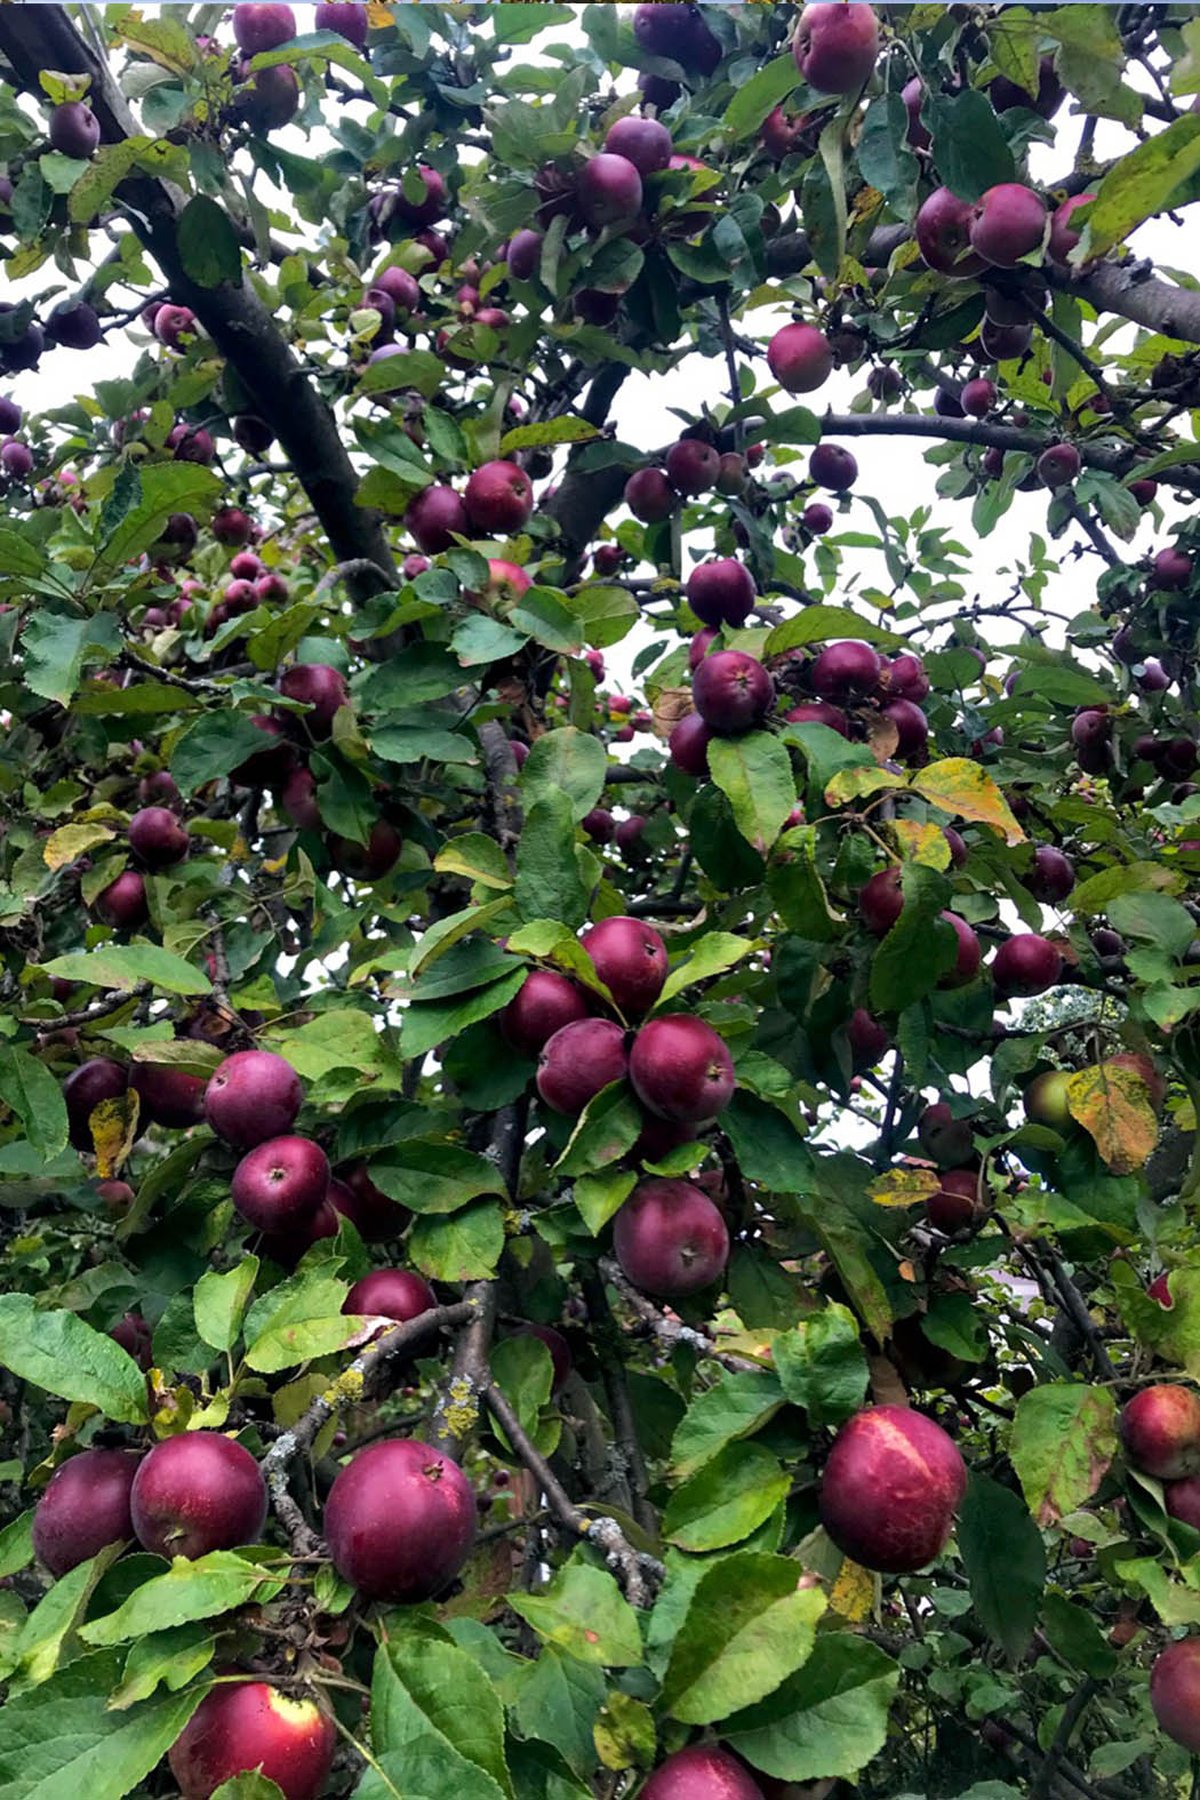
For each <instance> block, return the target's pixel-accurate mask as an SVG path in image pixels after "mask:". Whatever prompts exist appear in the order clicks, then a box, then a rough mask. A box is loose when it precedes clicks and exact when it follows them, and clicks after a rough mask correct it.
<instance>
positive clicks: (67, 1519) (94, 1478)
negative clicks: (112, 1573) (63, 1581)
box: [33, 1450, 138, 1581]
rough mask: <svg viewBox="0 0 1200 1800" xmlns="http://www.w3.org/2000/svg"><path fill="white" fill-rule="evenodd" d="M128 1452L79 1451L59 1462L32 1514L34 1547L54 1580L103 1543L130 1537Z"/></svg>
mask: <svg viewBox="0 0 1200 1800" xmlns="http://www.w3.org/2000/svg"><path fill="white" fill-rule="evenodd" d="M137 1468H138V1456H137V1453H136V1451H133V1450H83V1451H81V1452H80V1454H79V1455H78V1456H73V1457H71V1459H70V1461H69V1462H65V1463H60V1464H59V1466H58V1468H57V1469H56V1470H55V1471H54V1473H53V1475H52V1476H51V1477H50V1481H49V1484H48V1486H47V1487H46V1489H45V1492H44V1493H43V1494H42V1497H41V1499H40V1500H39V1501H38V1503H37V1508H36V1510H35V1512H34V1515H33V1548H34V1554H35V1555H36V1556H37V1559H38V1561H39V1562H40V1563H42V1564H44V1565H45V1567H46V1568H47V1569H49V1571H50V1573H51V1575H53V1576H54V1578H55V1580H56V1581H57V1580H58V1577H59V1576H60V1575H66V1574H68V1573H69V1571H70V1570H71V1569H74V1568H76V1567H77V1566H78V1565H79V1564H80V1563H81V1562H87V1561H88V1559H89V1557H93V1556H95V1555H96V1554H97V1552H98V1551H100V1550H103V1549H104V1546H105V1545H106V1544H115V1543H120V1542H121V1541H122V1540H123V1539H125V1538H131V1537H132V1536H133V1520H132V1518H131V1517H130V1512H129V1492H130V1489H131V1488H132V1486H133V1478H134V1476H135V1475H136V1474H137Z"/></svg>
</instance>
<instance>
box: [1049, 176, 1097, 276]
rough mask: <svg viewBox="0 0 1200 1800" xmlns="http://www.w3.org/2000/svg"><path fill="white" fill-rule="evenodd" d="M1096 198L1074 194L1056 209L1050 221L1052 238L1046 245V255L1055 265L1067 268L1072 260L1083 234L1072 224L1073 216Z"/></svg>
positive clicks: (1090, 195) (1091, 195) (1089, 195)
mask: <svg viewBox="0 0 1200 1800" xmlns="http://www.w3.org/2000/svg"><path fill="white" fill-rule="evenodd" d="M1095 198H1096V196H1095V194H1072V195H1070V197H1069V198H1068V199H1066V200H1064V201H1063V203H1062V205H1061V206H1059V207H1056V209H1055V211H1054V213H1053V214H1052V215H1051V219H1050V237H1049V240H1048V242H1047V244H1046V254H1047V256H1048V257H1049V258H1050V261H1051V262H1053V263H1058V265H1059V266H1060V267H1065V266H1066V265H1067V264H1068V263H1069V262H1070V259H1071V252H1072V250H1074V248H1075V246H1076V244H1077V243H1078V242H1079V239H1080V236H1081V233H1080V232H1078V231H1076V230H1075V228H1074V226H1073V225H1072V224H1071V215H1072V214H1073V213H1075V212H1077V211H1078V210H1079V208H1080V207H1081V206H1087V205H1088V204H1089V202H1091V201H1092V200H1094V199H1095Z"/></svg>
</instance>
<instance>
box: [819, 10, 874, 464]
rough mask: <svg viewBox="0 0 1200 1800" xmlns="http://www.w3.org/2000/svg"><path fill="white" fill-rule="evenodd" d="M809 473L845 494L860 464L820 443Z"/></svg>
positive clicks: (839, 447) (841, 450) (840, 449)
mask: <svg viewBox="0 0 1200 1800" xmlns="http://www.w3.org/2000/svg"><path fill="white" fill-rule="evenodd" d="M837 4H839V5H851V6H858V5H861V4H862V0H837ZM808 473H809V477H810V479H811V480H813V481H815V482H816V484H817V486H818V487H823V488H826V489H827V490H828V491H829V493H831V494H844V493H846V491H847V490H848V489H849V488H852V487H853V486H854V483H855V482H856V481H857V480H858V464H857V462H856V461H855V459H854V457H853V456H852V455H851V454H850V452H849V450H847V449H845V448H844V447H843V446H842V445H841V444H818V445H817V447H816V449H815V450H814V451H813V453H812V455H811V456H810V457H809V459H808Z"/></svg>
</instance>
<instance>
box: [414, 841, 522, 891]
mask: <svg viewBox="0 0 1200 1800" xmlns="http://www.w3.org/2000/svg"><path fill="white" fill-rule="evenodd" d="M433 866H434V868H435V869H437V871H438V872H439V874H445V875H465V876H466V878H467V880H468V881H478V882H480V883H482V885H483V886H484V887H489V888H497V889H503V888H509V887H511V886H512V871H511V869H510V868H509V866H508V861H507V859H506V857H505V855H504V852H503V850H502V849H501V848H500V846H499V844H497V843H496V841H495V839H494V838H490V837H487V836H486V835H485V833H484V832H482V831H466V832H464V833H463V834H462V836H461V837H452V838H449V839H447V841H446V842H445V843H444V844H443V845H442V848H441V849H440V850H439V851H438V853H437V855H436V856H435V857H434V859H433Z"/></svg>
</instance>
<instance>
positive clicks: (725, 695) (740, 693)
mask: <svg viewBox="0 0 1200 1800" xmlns="http://www.w3.org/2000/svg"><path fill="white" fill-rule="evenodd" d="M692 699H693V701H694V702H695V706H696V711H697V712H698V713H699V715H700V717H701V718H702V719H703V720H704V723H705V724H706V725H707V726H708V727H709V729H710V731H714V732H717V733H718V734H721V735H726V734H731V733H736V732H742V731H752V730H753V729H754V727H755V726H756V725H761V724H762V722H763V720H764V719H765V718H766V716H767V714H768V713H769V712H770V710H771V707H772V705H773V703H774V700H775V684H774V682H773V681H772V680H771V677H770V675H769V674H768V673H767V671H766V669H765V668H764V667H763V665H762V663H760V662H758V661H757V660H756V658H754V657H753V656H749V655H748V654H747V653H746V652H745V651H744V650H714V651H713V652H712V654H711V655H709V656H706V657H705V658H704V661H703V662H702V663H701V664H700V666H699V667H698V668H697V670H696V673H695V675H694V677H693V679H692Z"/></svg>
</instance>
